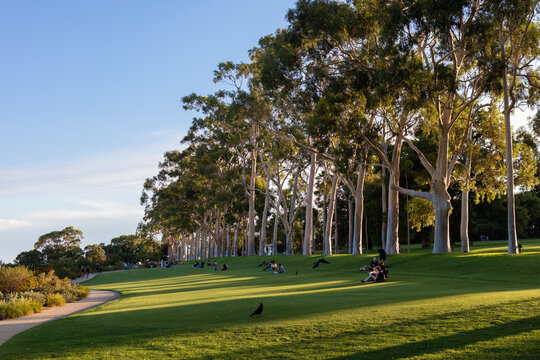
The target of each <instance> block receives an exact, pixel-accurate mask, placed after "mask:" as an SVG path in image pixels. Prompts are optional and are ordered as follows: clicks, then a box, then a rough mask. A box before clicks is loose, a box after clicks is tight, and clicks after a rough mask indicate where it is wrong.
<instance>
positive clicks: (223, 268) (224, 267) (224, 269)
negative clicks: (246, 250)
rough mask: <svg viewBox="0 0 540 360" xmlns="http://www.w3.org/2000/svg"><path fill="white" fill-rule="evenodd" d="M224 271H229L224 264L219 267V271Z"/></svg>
mask: <svg viewBox="0 0 540 360" xmlns="http://www.w3.org/2000/svg"><path fill="white" fill-rule="evenodd" d="M226 270H229V266H228V265H227V264H225V263H224V264H223V266H221V271H226Z"/></svg>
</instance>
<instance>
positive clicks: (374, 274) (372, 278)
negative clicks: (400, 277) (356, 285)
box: [361, 268, 379, 284]
mask: <svg viewBox="0 0 540 360" xmlns="http://www.w3.org/2000/svg"><path fill="white" fill-rule="evenodd" d="M378 275H379V268H375V269H374V270H373V271H372V272H370V273H369V276H368V277H367V278H365V279H364V280H362V281H361V282H362V284H365V283H367V282H368V281H375V280H377V276H378Z"/></svg>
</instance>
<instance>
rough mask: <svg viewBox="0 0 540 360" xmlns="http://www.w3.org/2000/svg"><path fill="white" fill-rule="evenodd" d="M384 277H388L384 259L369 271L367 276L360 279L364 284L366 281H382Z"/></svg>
mask: <svg viewBox="0 0 540 360" xmlns="http://www.w3.org/2000/svg"><path fill="white" fill-rule="evenodd" d="M386 279H388V270H387V269H386V265H385V264H384V261H381V262H380V263H379V265H378V266H377V267H376V268H375V269H374V270H373V271H372V272H370V273H369V276H368V277H367V278H365V279H364V280H362V283H364V284H365V283H366V282H368V281H374V282H383V281H385V280H386Z"/></svg>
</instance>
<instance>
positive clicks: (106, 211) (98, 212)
mask: <svg viewBox="0 0 540 360" xmlns="http://www.w3.org/2000/svg"><path fill="white" fill-rule="evenodd" d="M142 215H143V210H142V209H141V208H140V207H133V206H130V205H127V204H124V203H121V202H117V201H110V200H103V201H95V200H80V201H78V202H77V203H74V204H73V205H72V206H70V209H67V208H66V209H61V210H44V211H37V212H32V213H29V214H27V215H26V216H25V218H27V219H30V220H32V221H41V222H43V221H51V222H52V221H60V220H63V221H73V220H78V219H119V218H141V217H142Z"/></svg>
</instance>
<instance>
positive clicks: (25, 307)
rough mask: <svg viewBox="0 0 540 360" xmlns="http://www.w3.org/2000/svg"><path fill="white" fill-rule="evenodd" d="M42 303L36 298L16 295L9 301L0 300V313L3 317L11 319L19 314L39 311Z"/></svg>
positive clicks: (23, 314)
mask: <svg viewBox="0 0 540 360" xmlns="http://www.w3.org/2000/svg"><path fill="white" fill-rule="evenodd" d="M41 308H42V303H40V302H39V301H38V300H36V299H31V298H24V297H18V298H13V299H11V300H9V301H4V300H1V301H0V315H1V316H2V317H3V318H4V319H12V318H17V317H20V316H25V315H30V314H34V313H37V312H40V311H41Z"/></svg>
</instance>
